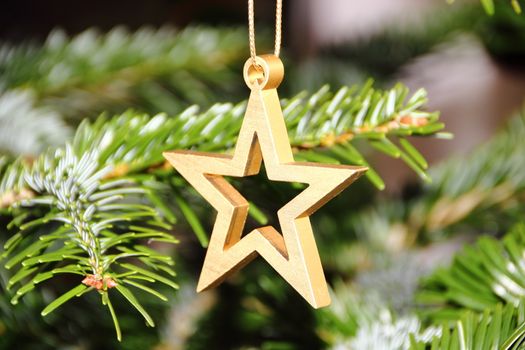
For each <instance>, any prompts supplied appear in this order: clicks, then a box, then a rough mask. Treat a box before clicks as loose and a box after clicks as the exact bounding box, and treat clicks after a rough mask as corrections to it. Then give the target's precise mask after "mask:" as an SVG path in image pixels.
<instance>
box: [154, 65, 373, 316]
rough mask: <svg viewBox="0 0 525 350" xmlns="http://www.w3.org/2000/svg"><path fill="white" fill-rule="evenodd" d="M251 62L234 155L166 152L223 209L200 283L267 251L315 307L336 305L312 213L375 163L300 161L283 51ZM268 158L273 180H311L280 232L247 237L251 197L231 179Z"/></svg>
mask: <svg viewBox="0 0 525 350" xmlns="http://www.w3.org/2000/svg"><path fill="white" fill-rule="evenodd" d="M252 62H253V61H252V60H251V59H250V60H248V61H247V62H246V64H245V66H244V78H245V80H246V83H247V85H248V86H249V87H250V89H251V94H250V99H249V101H248V106H247V108H246V114H245V116H244V120H243V124H242V126H241V130H240V133H239V137H238V140H237V145H236V147H235V150H234V153H233V155H223V154H212V153H203V152H193V151H173V152H166V153H164V157H165V158H166V159H167V160H168V161H169V162H170V163H171V165H173V167H174V168H175V169H176V170H177V171H178V172H179V173H180V174H181V175H182V176H183V177H184V178H185V179H186V180H187V181H188V182H189V183H190V184H191V185H192V186H193V187H194V188H195V189H196V190H197V191H198V192H199V193H200V194H201V195H202V196H203V197H204V198H205V199H206V200H207V201H208V202H209V203H210V204H211V205H212V206H213V207H214V208H215V209H216V210H217V219H216V221H215V225H214V227H213V232H212V234H211V238H210V243H209V246H208V251H207V253H206V258H205V260H204V266H203V268H202V272H201V275H200V278H199V282H198V285H197V291H199V292H200V291H203V290H206V289H209V288H212V287H215V286H217V285H218V284H220V283H221V282H222V281H224V279H226V278H227V277H228V276H229V275H231V274H232V273H233V272H235V271H237V270H239V269H240V268H242V267H243V266H244V265H246V264H248V263H249V262H250V261H252V260H253V259H254V258H255V257H257V255H260V256H262V257H263V258H264V259H265V260H266V261H267V262H268V263H269V264H270V265H271V266H272V267H273V268H274V269H275V270H276V271H277V272H278V273H279V274H280V275H281V276H282V277H283V278H284V279H285V280H286V281H288V283H290V284H291V285H292V287H293V288H295V290H297V292H299V294H301V295H302V296H303V297H304V298H305V299H306V300H307V301H308V302H309V303H310V304H311V305H312V306H313V307H315V308H319V307H323V306H327V305H329V304H330V295H329V293H328V287H327V284H326V280H325V277H324V273H323V269H322V266H321V259H320V258H319V253H318V251H317V246H316V244H315V239H314V235H313V231H312V226H311V224H310V218H309V216H310V215H312V214H313V213H314V212H315V211H316V210H317V209H319V208H320V207H322V206H323V205H324V204H325V203H327V202H328V201H329V200H330V199H332V198H333V197H335V196H336V195H338V194H339V193H340V192H341V191H343V190H344V189H345V188H346V187H348V186H349V185H350V184H351V183H352V182H354V181H355V180H356V179H357V178H358V177H359V176H361V175H362V174H363V173H364V172H365V171H366V170H367V168H365V167H356V166H345V165H331V164H330V165H328V164H317V163H307V162H296V161H294V158H293V153H292V148H291V146H290V142H289V139H288V134H287V131H286V125H285V122H284V117H283V114H282V110H281V105H280V102H279V97H278V96H277V87H278V86H279V84H280V83H281V81H282V79H283V76H284V68H283V65H282V62H281V60H280V59H279V58H278V57H277V56H275V55H264V56H258V57H257V58H256V62H257V65H258V67H255V66H254V65H253V63H252ZM263 160H264V165H265V169H266V174H267V176H268V179H270V180H272V181H283V182H299V183H304V184H308V187H307V188H306V189H304V190H303V191H302V192H301V193H300V194H299V195H297V196H296V197H295V198H293V199H292V200H291V201H290V202H288V203H287V204H286V205H284V206H283V207H282V208H281V209H279V211H278V212H277V217H278V219H279V223H280V226H281V227H280V229H281V232H282V235H281V234H280V233H279V231H278V230H277V229H276V228H274V227H272V226H266V227H259V228H256V229H254V230H252V231H251V232H249V233H247V234H246V235H245V236H244V237H243V236H242V234H243V230H244V226H245V222H246V218H247V215H248V208H249V203H248V201H247V200H246V199H245V198H244V197H243V196H242V195H241V194H240V193H239V192H238V191H237V190H236V189H235V188H234V187H233V186H232V185H231V184H230V183H229V182H228V181H226V180H225V179H224V176H232V177H246V176H251V175H256V174H258V173H259V170H260V168H261V163H262V161H263Z"/></svg>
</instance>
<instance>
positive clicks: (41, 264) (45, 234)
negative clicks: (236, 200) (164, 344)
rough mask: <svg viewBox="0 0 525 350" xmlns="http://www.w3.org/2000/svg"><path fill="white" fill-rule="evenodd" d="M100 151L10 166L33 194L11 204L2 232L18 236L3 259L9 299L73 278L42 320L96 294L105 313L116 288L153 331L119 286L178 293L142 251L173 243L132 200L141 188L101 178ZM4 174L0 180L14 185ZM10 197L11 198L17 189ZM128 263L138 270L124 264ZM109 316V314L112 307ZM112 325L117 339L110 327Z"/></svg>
mask: <svg viewBox="0 0 525 350" xmlns="http://www.w3.org/2000/svg"><path fill="white" fill-rule="evenodd" d="M86 146H87V147H86ZM103 146H104V145H100V144H95V145H93V144H89V145H76V147H73V146H66V147H65V148H64V149H57V150H56V151H55V152H54V153H51V152H49V153H46V154H44V155H42V156H41V157H39V159H38V160H37V161H36V162H35V163H34V164H33V165H32V166H31V167H27V168H26V169H22V170H20V168H17V167H11V169H10V171H12V172H15V173H16V174H17V175H18V176H23V178H24V185H25V186H26V187H28V188H30V189H31V191H32V192H33V194H34V195H33V196H32V198H27V199H22V200H20V201H17V202H15V203H12V204H11V209H12V210H13V213H14V218H13V220H12V222H11V223H10V224H9V225H8V229H10V230H11V229H14V228H16V229H17V231H18V232H17V233H16V234H15V235H13V236H12V237H11V238H10V239H9V240H8V241H7V242H6V243H5V245H4V252H3V254H2V258H4V259H5V267H6V268H7V269H9V270H11V269H13V268H18V269H17V270H16V272H15V273H13V275H12V276H11V278H10V280H9V282H8V285H7V288H9V289H11V288H13V287H14V286H16V285H21V287H18V288H17V290H16V292H15V293H14V295H13V298H12V299H11V302H12V303H13V304H16V303H18V301H19V299H20V298H21V297H23V296H24V295H25V294H26V293H28V292H30V291H31V290H33V289H34V288H35V286H36V285H38V284H40V283H42V282H44V281H46V280H49V279H54V278H56V277H57V276H60V275H62V274H73V275H79V276H80V277H78V284H77V285H76V286H75V287H74V288H73V289H71V290H70V291H69V292H67V293H65V294H63V295H61V296H60V297H58V298H57V299H55V300H54V301H53V302H51V303H50V304H49V305H48V306H47V307H46V308H45V309H44V310H43V311H42V315H43V316H45V315H47V314H49V313H50V312H52V311H54V310H55V309H56V308H57V307H59V306H61V305H62V304H63V303H64V302H66V301H68V300H70V299H71V298H73V297H75V296H76V297H79V296H82V295H84V294H85V293H87V292H90V291H95V290H96V291H98V292H99V293H100V294H101V296H102V301H103V303H104V304H105V305H108V306H110V305H111V304H110V303H111V302H110V300H109V291H110V290H111V289H113V288H115V290H116V291H118V292H119V293H120V294H122V295H123V296H124V297H125V298H126V299H127V300H129V302H130V303H131V304H132V306H134V307H135V308H136V309H137V310H138V311H139V312H140V313H141V314H142V315H143V316H144V318H145V319H146V321H147V323H148V324H149V325H151V326H153V325H154V324H153V321H152V320H151V318H150V316H149V315H148V313H147V312H146V311H145V310H144V309H143V308H142V306H141V305H140V303H139V302H138V300H137V299H136V298H135V296H134V294H133V293H132V292H131V291H130V290H128V289H127V288H126V287H124V285H125V284H128V285H131V286H132V287H136V288H139V289H141V290H145V291H149V292H150V293H151V294H153V295H156V296H158V297H159V298H161V299H163V300H165V298H164V297H163V296H162V295H160V294H159V293H158V292H155V291H154V290H152V289H151V288H149V287H147V286H146V285H143V283H144V281H145V282H146V283H153V282H160V283H164V284H166V285H168V286H171V287H173V288H177V285H176V284H175V283H173V282H172V281H171V280H170V279H169V278H166V277H163V276H162V275H164V274H168V275H169V276H170V278H171V277H172V276H174V275H175V273H174V272H173V270H172V268H171V266H172V265H173V262H172V260H171V258H170V257H169V256H165V255H163V254H160V253H158V252H155V251H154V250H152V249H150V248H148V245H149V244H150V243H152V242H156V241H159V242H170V243H175V242H176V241H175V240H174V239H173V238H172V237H171V235H169V234H167V233H165V232H164V231H165V228H166V223H165V222H164V220H163V219H162V218H161V217H159V215H158V213H157V212H156V211H155V210H154V209H151V208H150V207H149V206H147V205H145V204H144V203H142V202H143V200H142V199H141V197H137V195H139V196H143V195H144V194H145V193H146V192H147V191H148V190H147V188H145V187H144V185H141V184H140V181H138V180H137V179H131V178H130V179H125V178H121V179H117V180H115V179H109V178H108V177H107V176H108V174H109V172H110V170H111V165H104V164H101V159H102V158H101V154H100V151H103V150H104V147H103ZM99 147H100V148H99ZM79 154H82V156H79ZM10 171H7V176H6V177H4V179H5V178H10V177H11V178H13V176H12V174H13V173H10ZM4 176H5V175H4ZM6 182H8V181H6ZM17 185H18V184H17ZM11 191H16V186H15V187H13V189H11ZM25 207H28V208H30V209H35V208H39V207H44V210H43V213H44V214H40V215H34V216H32V215H31V210H24V208H25ZM168 227H169V226H168ZM144 239H147V240H148V243H147V244H146V243H144V242H143V240H144ZM132 257H134V258H136V259H137V260H138V261H140V263H142V264H143V265H144V266H145V267H140V266H139V265H138V264H137V262H132V261H129V262H128V260H129V258H132ZM137 280H138V281H137ZM139 281H140V283H139ZM110 311H111V313H112V315H114V311H113V309H112V308H111V307H110ZM115 325H116V329H117V335H118V337H119V339H120V333H119V331H118V329H119V328H118V326H117V322H115Z"/></svg>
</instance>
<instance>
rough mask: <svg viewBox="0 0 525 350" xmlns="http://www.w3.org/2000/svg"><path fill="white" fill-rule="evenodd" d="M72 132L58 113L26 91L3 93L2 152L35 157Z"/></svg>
mask: <svg viewBox="0 0 525 350" xmlns="http://www.w3.org/2000/svg"><path fill="white" fill-rule="evenodd" d="M70 135H71V129H70V128H69V127H68V126H67V125H65V123H64V122H63V121H62V120H61V117H60V115H59V114H58V113H56V112H53V111H52V110H50V109H49V108H45V107H37V106H36V98H35V96H34V95H33V94H32V93H31V92H30V91H27V90H11V91H6V92H3V93H1V92H0V153H3V154H12V155H21V154H23V155H26V156H34V155H37V154H39V153H40V152H42V151H44V150H45V149H46V148H47V147H49V146H58V145H61V144H63V143H64V142H65V141H66V139H67V138H68V137H69V136H70Z"/></svg>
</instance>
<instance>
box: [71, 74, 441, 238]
mask: <svg viewBox="0 0 525 350" xmlns="http://www.w3.org/2000/svg"><path fill="white" fill-rule="evenodd" d="M407 95H408V89H407V88H406V87H403V86H402V85H397V86H396V87H394V88H393V89H391V90H387V91H378V90H375V89H373V88H372V86H371V83H368V84H367V85H365V86H364V87H361V88H359V87H353V88H346V87H344V88H342V89H340V90H339V91H338V92H336V93H332V92H331V91H330V90H329V88H328V87H323V88H322V89H321V90H319V91H318V92H316V93H314V94H312V95H311V96H308V95H307V94H306V93H302V94H299V95H297V96H296V97H294V98H292V99H290V100H284V101H283V111H284V115H285V119H286V122H287V124H288V128H289V135H290V140H291V143H292V145H293V146H294V147H295V149H296V151H297V159H302V160H308V161H319V160H322V161H324V162H331V163H346V164H358V165H368V166H369V164H368V162H367V161H366V160H365V157H364V156H363V155H362V154H361V153H360V152H359V151H358V150H357V149H356V148H355V147H354V146H353V142H354V141H359V140H361V141H366V142H368V143H369V144H370V145H371V146H372V147H375V148H377V149H378V150H380V151H382V152H384V153H386V154H387V155H389V156H392V157H396V158H401V159H402V160H403V161H405V162H406V163H407V164H408V165H409V166H410V167H412V168H413V169H414V170H415V171H417V172H418V174H419V175H420V176H421V177H422V178H424V179H427V175H426V173H425V170H424V169H425V168H426V162H425V161H424V159H423V157H422V156H421V155H420V154H419V152H418V151H417V150H416V149H415V148H414V147H413V146H412V145H411V144H410V143H409V142H408V140H407V137H408V136H412V135H413V136H436V135H437V136H439V135H440V134H439V133H438V131H439V130H440V129H441V128H442V127H443V124H441V123H439V120H438V115H437V113H428V112H424V111H423V110H422V107H423V106H424V104H425V103H426V94H425V92H424V91H423V90H420V91H418V92H416V93H415V94H414V95H413V96H412V97H410V98H407ZM245 105H246V103H245V102H242V103H240V104H237V105H232V104H217V105H215V106H213V107H211V108H210V109H209V110H208V111H205V112H202V113H200V112H199V111H198V109H197V108H196V107H191V108H189V109H187V110H186V111H184V112H183V113H181V114H179V115H178V116H176V117H174V118H168V117H166V116H165V115H162V114H159V115H157V116H154V117H153V118H150V117H148V116H146V115H137V114H136V113H133V112H128V113H125V114H123V115H121V116H119V117H115V118H113V119H110V120H106V118H101V119H99V120H98V121H96V122H94V123H91V122H88V121H86V122H84V123H83V124H82V125H81V126H80V127H79V129H78V131H77V135H76V137H75V140H74V144H75V145H79V146H80V145H90V144H95V145H96V144H101V143H102V144H108V146H107V150H106V151H104V152H102V161H103V162H105V163H106V164H113V165H114V170H113V172H112V173H111V174H110V176H112V177H117V178H118V177H121V176H125V175H133V174H143V173H144V172H151V171H153V172H154V173H156V174H159V176H161V177H162V178H163V181H162V182H164V183H171V185H172V189H171V191H173V190H175V191H176V192H177V193H187V189H186V185H185V184H184V182H181V181H179V180H177V178H173V177H172V176H171V173H168V174H170V175H169V176H168V178H165V177H166V171H165V168H164V165H163V164H164V160H163V159H162V156H161V154H162V152H163V151H166V150H171V149H196V150H201V151H214V152H224V151H228V150H230V149H231V148H232V147H233V146H234V144H235V141H236V137H237V134H238V132H239V129H240V125H241V121H242V117H243V115H244V109H245ZM391 140H392V141H391ZM395 140H399V146H397V145H396V144H395V143H394V142H393V141H395ZM367 176H368V178H369V179H370V180H371V181H372V182H373V183H374V184H375V185H376V186H377V187H378V188H383V187H384V184H383V182H382V180H381V178H380V177H379V175H378V174H377V173H376V172H375V171H374V170H373V169H371V170H370V171H368V175H367ZM154 192H158V191H152V193H154ZM152 196H153V197H154V200H155V203H156V204H158V205H162V204H161V203H162V202H163V201H162V200H161V199H160V198H159V197H158V196H155V195H152ZM169 196H173V193H171V194H170V195H169ZM175 198H176V200H175V203H172V206H173V207H176V208H179V209H180V211H181V214H182V215H183V216H184V217H185V219H186V220H187V221H188V222H189V223H190V225H191V226H192V228H193V229H194V231H195V232H196V233H197V234H198V237H199V238H200V240H201V242H202V243H203V244H204V245H205V244H206V240H207V238H206V236H205V233H204V230H203V229H202V227H201V224H200V222H199V220H198V219H197V217H198V215H196V214H195V213H194V212H193V210H192V208H191V206H190V205H188V204H187V203H186V199H185V197H184V196H182V195H176V196H175ZM171 211H172V210H171V209H169V208H164V210H163V213H164V215H166V216H167V217H170V215H171V214H170V212H171Z"/></svg>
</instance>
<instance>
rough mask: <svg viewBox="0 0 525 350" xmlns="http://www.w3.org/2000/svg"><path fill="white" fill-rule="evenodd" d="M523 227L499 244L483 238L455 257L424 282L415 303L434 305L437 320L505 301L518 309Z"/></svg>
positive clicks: (522, 289) (523, 273) (522, 290)
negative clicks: (448, 264) (459, 311)
mask: <svg viewBox="0 0 525 350" xmlns="http://www.w3.org/2000/svg"><path fill="white" fill-rule="evenodd" d="M524 257H525V225H523V224H520V225H518V226H516V227H515V228H514V229H512V230H511V231H510V232H509V233H508V234H507V235H506V236H505V237H504V238H503V239H502V240H501V241H500V240H496V239H494V238H490V237H482V238H480V239H479V240H478V242H477V243H476V245H475V246H473V247H470V246H468V247H466V248H465V249H464V250H463V251H462V252H461V253H459V254H457V255H456V257H455V259H454V262H453V264H452V265H451V266H450V267H449V268H447V269H439V270H438V271H436V272H435V273H433V274H432V276H430V277H429V278H428V279H426V280H425V281H424V283H423V286H422V290H421V292H420V293H419V295H418V300H419V301H420V302H422V303H424V304H426V305H429V306H433V307H435V308H436V310H431V315H433V316H434V317H436V318H441V317H444V318H446V317H447V316H450V315H454V314H457V312H458V310H461V309H463V308H467V309H469V310H475V311H483V310H484V309H486V308H489V307H494V306H495V305H496V304H497V303H499V302H504V303H507V304H510V305H514V306H515V307H517V306H518V305H519V304H520V302H521V300H523V298H524V297H525V270H524V269H523V266H525V258H524Z"/></svg>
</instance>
